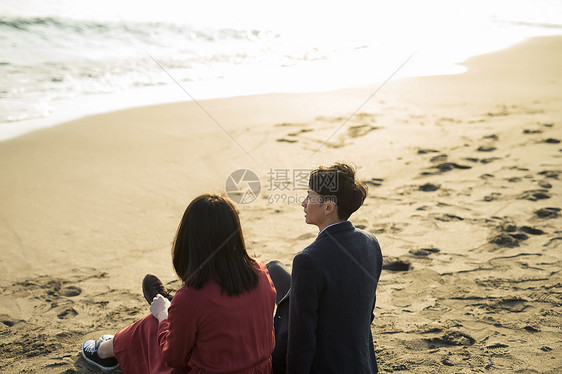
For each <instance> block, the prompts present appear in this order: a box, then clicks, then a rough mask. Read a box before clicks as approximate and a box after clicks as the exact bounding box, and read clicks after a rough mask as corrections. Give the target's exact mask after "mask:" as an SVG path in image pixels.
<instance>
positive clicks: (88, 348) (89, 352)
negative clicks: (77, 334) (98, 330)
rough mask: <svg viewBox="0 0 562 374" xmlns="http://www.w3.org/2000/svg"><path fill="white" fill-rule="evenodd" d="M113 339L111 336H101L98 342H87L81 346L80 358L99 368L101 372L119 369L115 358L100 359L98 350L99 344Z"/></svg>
mask: <svg viewBox="0 0 562 374" xmlns="http://www.w3.org/2000/svg"><path fill="white" fill-rule="evenodd" d="M111 339H113V335H103V336H102V337H101V338H99V339H98V340H87V341H85V342H84V344H82V357H84V360H86V361H87V362H88V363H90V364H92V365H94V366H96V367H98V368H100V369H101V370H103V371H111V370H113V369H117V368H118V367H119V362H117V359H116V358H115V357H110V358H100V356H99V355H98V348H99V346H100V344H101V342H105V341H107V340H111Z"/></svg>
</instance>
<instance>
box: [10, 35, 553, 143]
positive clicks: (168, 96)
mask: <svg viewBox="0 0 562 374" xmlns="http://www.w3.org/2000/svg"><path fill="white" fill-rule="evenodd" d="M548 36H549V35H547V36H536V35H532V36H525V37H520V38H517V39H509V40H508V39H506V40H504V41H503V43H501V45H494V46H492V45H489V46H487V48H485V49H483V50H474V51H472V52H471V54H469V55H467V54H466V53H464V54H462V57H461V58H460V59H454V60H453V59H450V61H448V62H446V63H441V64H440V67H439V68H438V69H437V70H435V68H429V67H427V66H425V67H418V68H416V69H414V71H413V72H410V73H406V72H405V71H407V70H408V68H409V67H408V65H406V66H405V69H400V70H401V71H398V72H397V76H396V77H394V78H393V79H392V80H397V79H412V78H420V77H432V76H442V75H454V74H463V73H465V72H466V67H465V62H466V61H467V60H470V59H472V58H474V57H478V56H482V55H486V54H490V53H495V52H499V51H503V50H506V49H509V48H512V47H513V46H515V45H517V44H519V43H523V42H525V41H528V40H531V39H533V38H541V37H548ZM426 53H427V52H426ZM406 57H407V56H406ZM410 57H411V56H410ZM414 57H415V56H414ZM418 57H419V56H418ZM422 59H423V58H422ZM398 65H400V64H398ZM401 73H404V75H401ZM391 74H393V71H392V70H389V72H388V76H390V75H391ZM385 79H386V77H382V76H381V77H379V79H377V80H373V79H371V83H369V84H368V85H369V86H374V85H377V84H381V82H383V81H384V80H385ZM360 82H361V81H360V80H359V78H355V79H352V80H351V81H349V82H345V83H344V82H340V83H339V84H336V85H334V84H329V85H326V84H324V85H321V86H316V87H315V86H314V85H313V86H310V87H304V86H303V87H293V88H289V87H285V88H282V87H281V86H277V87H273V89H269V90H267V91H264V90H262V89H257V88H253V89H252V88H249V89H240V88H239V87H241V86H242V84H240V83H241V82H239V83H236V82H235V81H233V80H232V79H230V80H226V81H224V80H216V81H200V82H190V83H186V84H182V87H181V88H180V87H177V85H176V84H174V83H169V84H168V85H166V86H163V87H162V86H161V87H159V86H154V87H143V88H132V89H128V90H126V91H121V92H114V93H106V94H92V95H84V96H80V97H75V98H69V99H64V100H57V101H55V102H53V103H50V104H49V106H50V108H49V110H50V111H52V113H51V114H49V115H47V116H45V117H41V118H32V119H25V120H20V121H11V122H4V123H1V124H0V142H2V141H6V140H10V139H14V138H17V137H20V136H23V135H25V134H28V133H30V132H34V131H40V130H41V129H44V128H49V127H53V126H59V125H61V124H64V123H67V122H73V121H77V120H80V119H81V118H85V117H89V116H92V115H99V114H105V113H113V112H117V111H122V110H129V109H136V108H141V107H145V106H157V105H165V104H173V103H182V102H187V101H192V100H191V99H190V98H189V96H190V95H191V92H193V93H197V94H196V95H195V96H196V97H195V99H196V100H197V101H201V102H204V101H207V100H220V99H232V98H236V97H241V96H259V95H269V94H319V93H322V92H328V91H338V90H349V89H355V88H360V87H362V86H365V84H364V83H360ZM217 87H219V88H218V90H217ZM234 87H237V88H234ZM186 88H187V91H186V92H183V90H185V89H186ZM217 91H218V92H219V94H218V95H217ZM187 92H189V93H187ZM155 97H158V99H155ZM68 107H72V108H73V109H72V110H70V111H69V110H68V109H67V108H68ZM77 108H80V109H77Z"/></svg>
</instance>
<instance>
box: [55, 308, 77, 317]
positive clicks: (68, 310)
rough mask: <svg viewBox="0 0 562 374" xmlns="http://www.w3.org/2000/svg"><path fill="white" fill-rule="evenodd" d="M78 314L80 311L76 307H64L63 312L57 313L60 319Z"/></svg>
mask: <svg viewBox="0 0 562 374" xmlns="http://www.w3.org/2000/svg"><path fill="white" fill-rule="evenodd" d="M77 315H78V312H77V311H76V310H75V309H74V308H64V309H63V310H62V311H61V312H59V313H58V314H57V317H58V318H59V319H68V318H72V317H75V316H77Z"/></svg>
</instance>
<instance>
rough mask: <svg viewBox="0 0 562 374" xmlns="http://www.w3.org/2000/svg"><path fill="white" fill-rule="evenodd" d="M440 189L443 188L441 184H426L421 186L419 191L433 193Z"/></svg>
mask: <svg viewBox="0 0 562 374" xmlns="http://www.w3.org/2000/svg"><path fill="white" fill-rule="evenodd" d="M439 188H441V185H440V184H432V183H426V184H423V185H421V186H419V188H418V189H419V190H420V191H424V192H433V191H437V190H438V189H439Z"/></svg>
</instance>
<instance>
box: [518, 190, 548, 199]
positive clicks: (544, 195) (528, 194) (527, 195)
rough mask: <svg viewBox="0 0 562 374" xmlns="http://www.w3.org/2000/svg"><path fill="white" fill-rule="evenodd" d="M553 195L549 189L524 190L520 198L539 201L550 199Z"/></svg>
mask: <svg viewBox="0 0 562 374" xmlns="http://www.w3.org/2000/svg"><path fill="white" fill-rule="evenodd" d="M551 197H552V196H551V195H550V194H549V193H548V191H547V190H529V191H525V192H523V194H522V195H521V196H519V198H518V199H521V200H530V201H538V200H545V199H550V198H551Z"/></svg>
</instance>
